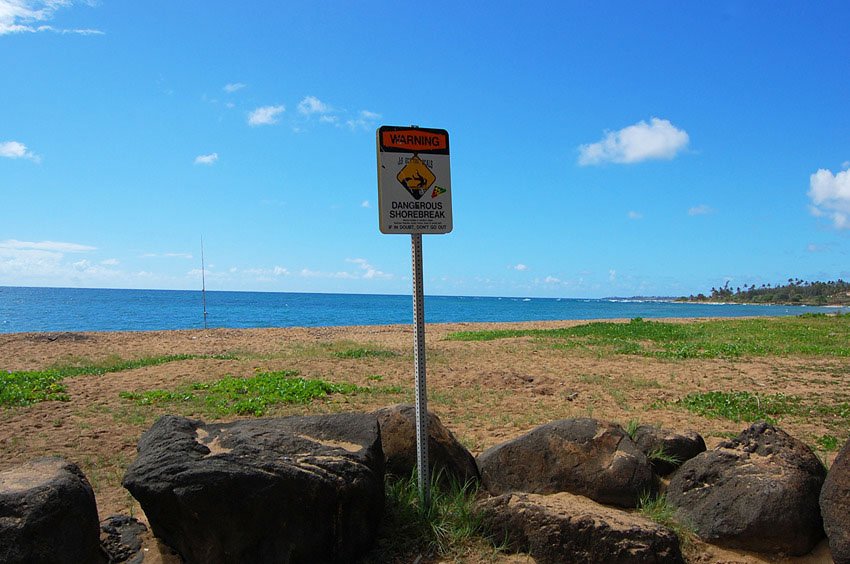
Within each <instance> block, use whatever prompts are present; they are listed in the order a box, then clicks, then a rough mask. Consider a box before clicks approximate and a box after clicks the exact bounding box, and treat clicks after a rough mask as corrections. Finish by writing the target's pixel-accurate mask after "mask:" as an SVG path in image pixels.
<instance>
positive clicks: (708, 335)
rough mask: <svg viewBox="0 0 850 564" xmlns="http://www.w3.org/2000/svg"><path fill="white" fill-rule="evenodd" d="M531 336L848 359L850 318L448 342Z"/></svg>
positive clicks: (591, 328) (684, 352)
mask: <svg viewBox="0 0 850 564" xmlns="http://www.w3.org/2000/svg"><path fill="white" fill-rule="evenodd" d="M519 337H531V338H533V339H535V340H538V341H543V342H545V343H546V344H548V345H549V346H551V347H553V348H558V349H570V348H586V349H590V350H594V351H596V352H597V353H602V354H630V355H641V356H648V357H655V358H665V359H688V358H734V357H740V356H767V355H782V356H784V355H823V356H838V357H846V356H850V315H828V316H809V315H806V316H799V317H771V318H759V319H724V320H711V321H695V322H689V323H668V322H663V321H646V320H644V319H641V318H635V319H632V320H631V321H630V322H629V323H614V322H593V323H586V324H584V325H577V326H575V327H566V328H560V329H510V330H496V331H461V332H456V333H451V334H449V335H448V336H447V339H450V340H456V341H492V340H496V339H508V338H519Z"/></svg>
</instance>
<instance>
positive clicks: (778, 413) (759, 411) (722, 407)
mask: <svg viewBox="0 0 850 564" xmlns="http://www.w3.org/2000/svg"><path fill="white" fill-rule="evenodd" d="M672 404H673V405H676V406H679V407H682V408H684V409H686V410H688V411H690V412H691V413H696V414H697V415H701V416H703V417H708V418H724V419H729V420H731V421H736V422H740V421H747V422H755V421H767V422H768V423H771V424H773V423H776V418H777V417H782V416H783V415H799V414H803V413H804V412H805V407H804V406H803V404H802V401H801V399H800V398H799V397H797V396H789V395H785V394H765V395H757V394H753V393H750V392H718V391H714V392H704V393H693V394H688V395H687V396H685V397H684V398H681V399H678V400H676V401H674V402H672Z"/></svg>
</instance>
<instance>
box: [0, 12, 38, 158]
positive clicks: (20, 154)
mask: <svg viewBox="0 0 850 564" xmlns="http://www.w3.org/2000/svg"><path fill="white" fill-rule="evenodd" d="M2 1H3V0H0V2H2ZM0 157H6V158H7V159H29V160H31V161H35V162H40V161H41V157H39V156H38V155H36V154H35V153H33V152H32V151H30V150H29V149H27V146H26V145H24V144H23V143H21V142H19V141H4V142H2V143H0Z"/></svg>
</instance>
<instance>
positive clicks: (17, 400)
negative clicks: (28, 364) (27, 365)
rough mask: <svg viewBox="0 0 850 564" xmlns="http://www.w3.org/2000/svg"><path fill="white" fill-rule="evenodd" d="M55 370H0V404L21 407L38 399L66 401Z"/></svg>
mask: <svg viewBox="0 0 850 564" xmlns="http://www.w3.org/2000/svg"><path fill="white" fill-rule="evenodd" d="M62 378H63V376H62V374H61V373H60V372H59V371H57V370H40V371H19V372H11V371H6V372H0V405H3V406H8V407H23V406H27V405H32V404H34V403H38V402H40V401H51V400H53V401H68V399H69V398H68V393H67V389H66V388H65V386H64V384H62Z"/></svg>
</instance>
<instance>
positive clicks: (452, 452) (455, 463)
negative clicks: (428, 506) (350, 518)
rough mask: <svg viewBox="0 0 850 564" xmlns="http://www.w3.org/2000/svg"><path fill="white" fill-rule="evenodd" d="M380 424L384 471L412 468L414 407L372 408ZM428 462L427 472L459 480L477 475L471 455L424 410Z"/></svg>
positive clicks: (398, 473)
mask: <svg viewBox="0 0 850 564" xmlns="http://www.w3.org/2000/svg"><path fill="white" fill-rule="evenodd" d="M375 416H377V418H378V425H379V426H380V427H381V447H382V449H383V451H384V460H385V462H386V471H387V473H388V474H394V475H396V476H400V477H405V478H406V477H408V476H411V475H412V474H413V472H414V470H415V469H416V409H415V408H414V407H413V406H412V405H393V406H390V407H384V408H381V409H379V410H377V411H375ZM428 466H429V468H430V469H431V472H433V473H435V474H436V475H439V476H443V477H445V478H447V479H450V480H451V479H453V480H456V481H457V482H458V483H460V484H466V483H469V482H472V481H474V482H477V481H478V480H479V479H480V475H479V473H478V466H476V464H475V458H474V457H473V456H472V454H470V452H469V451H468V450H466V447H464V446H463V445H462V444H460V443H459V442H458V440H457V439H456V438H455V436H454V434H452V432H451V431H450V430H449V429H448V428H446V426H445V425H443V423H442V421H440V418H439V417H437V416H436V415H434V414H433V413H431V412H430V411H429V412H428Z"/></svg>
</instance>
